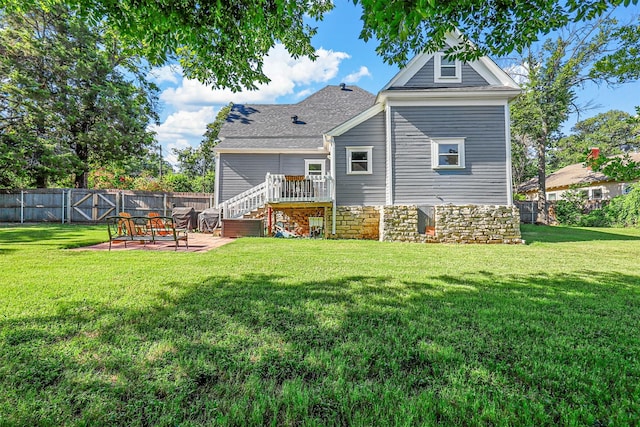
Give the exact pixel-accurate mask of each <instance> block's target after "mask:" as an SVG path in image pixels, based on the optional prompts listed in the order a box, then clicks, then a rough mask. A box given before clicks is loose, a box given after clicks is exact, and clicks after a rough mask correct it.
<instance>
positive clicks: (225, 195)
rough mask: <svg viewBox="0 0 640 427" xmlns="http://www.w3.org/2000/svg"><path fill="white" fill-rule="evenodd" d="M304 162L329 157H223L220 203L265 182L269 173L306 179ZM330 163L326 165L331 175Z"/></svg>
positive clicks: (292, 155) (223, 154) (284, 155)
mask: <svg viewBox="0 0 640 427" xmlns="http://www.w3.org/2000/svg"><path fill="white" fill-rule="evenodd" d="M305 159H325V160H326V159H327V155H326V154H236V153H221V154H220V171H219V176H218V179H219V180H220V182H219V189H220V198H219V199H218V200H219V201H220V202H223V201H225V200H228V199H230V198H231V197H233V196H236V195H238V194H240V193H242V192H243V191H246V190H248V189H250V188H251V187H254V186H256V185H258V184H260V183H262V182H264V180H265V176H266V175H267V173H274V174H278V173H279V174H285V175H304V172H305V170H304V161H305ZM329 167H330V166H329V161H328V160H327V161H326V162H325V168H326V173H329Z"/></svg>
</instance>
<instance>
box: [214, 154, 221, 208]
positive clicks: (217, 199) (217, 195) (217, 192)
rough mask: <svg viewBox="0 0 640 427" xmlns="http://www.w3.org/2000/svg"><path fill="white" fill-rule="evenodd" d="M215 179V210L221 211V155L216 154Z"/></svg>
mask: <svg viewBox="0 0 640 427" xmlns="http://www.w3.org/2000/svg"><path fill="white" fill-rule="evenodd" d="M214 175H215V176H214V179H215V180H216V182H215V183H214V187H213V188H214V189H213V192H214V194H213V197H214V198H215V208H216V209H219V207H218V206H219V205H220V153H216V171H215V174H214Z"/></svg>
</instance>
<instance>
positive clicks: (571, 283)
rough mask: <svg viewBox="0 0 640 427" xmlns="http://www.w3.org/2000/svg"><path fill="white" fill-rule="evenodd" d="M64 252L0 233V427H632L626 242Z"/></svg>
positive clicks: (637, 338) (573, 238) (637, 400)
mask: <svg viewBox="0 0 640 427" xmlns="http://www.w3.org/2000/svg"><path fill="white" fill-rule="evenodd" d="M523 230H524V233H523V237H524V238H525V239H526V240H527V245H518V246H503V245H421V244H401V243H379V242H365V241H323V240H316V241H314V240H284V239H239V240H237V241H236V242H234V243H231V244H229V245H226V246H223V247H221V248H219V249H216V250H214V251H211V252H208V253H184V252H177V253H175V252H147V251H119V252H111V253H109V252H90V251H75V250H69V249H68V248H70V247H77V246H82V245H87V244H90V243H95V242H98V241H103V240H104V239H105V236H106V230H105V229H104V228H103V227H70V226H60V225H58V226H54V225H51V226H31V227H5V228H0V425H1V426H10V425H17V426H23V425H24V426H26V425H29V426H32V425H34V426H35V425H50V426H59V425H78V426H80V425H126V426H136V425H167V426H177V425H181V426H188V425H225V426H226V425H234V426H236V425H237V426H245V425H261V426H262V425H273V426H280V425H318V426H327V425H328V426H331V425H360V426H373V425H375V426H384V425H407V426H412V425H425V426H429V425H446V426H450V425H451V426H457V425H460V426H473V425H481V426H486V425H496V426H521V425H524V426H543V425H554V426H555V425H568V426H609V425H611V426H627V425H638V424H640V230H637V229H628V230H618V229H572V228H561V227H556V228H551V227H536V226H530V227H523Z"/></svg>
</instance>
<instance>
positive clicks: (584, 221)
mask: <svg viewBox="0 0 640 427" xmlns="http://www.w3.org/2000/svg"><path fill="white" fill-rule="evenodd" d="M611 223H612V221H611V218H610V217H609V216H608V215H607V212H606V211H605V208H602V209H594V210H592V211H591V212H589V213H588V214H585V215H582V216H581V217H580V219H579V221H578V224H577V225H579V226H581V227H610V226H611Z"/></svg>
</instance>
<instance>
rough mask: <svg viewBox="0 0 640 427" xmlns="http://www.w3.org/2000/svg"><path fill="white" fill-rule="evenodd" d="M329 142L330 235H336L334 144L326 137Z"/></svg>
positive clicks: (331, 138)
mask: <svg viewBox="0 0 640 427" xmlns="http://www.w3.org/2000/svg"><path fill="white" fill-rule="evenodd" d="M327 138H328V140H329V156H330V157H331V159H330V160H329V167H330V168H331V170H330V171H329V174H330V175H331V178H332V180H333V185H332V188H331V200H332V202H333V203H332V208H331V234H336V209H337V206H338V203H337V201H336V198H337V186H338V185H337V182H336V175H337V174H336V143H335V141H334V139H333V137H327Z"/></svg>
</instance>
